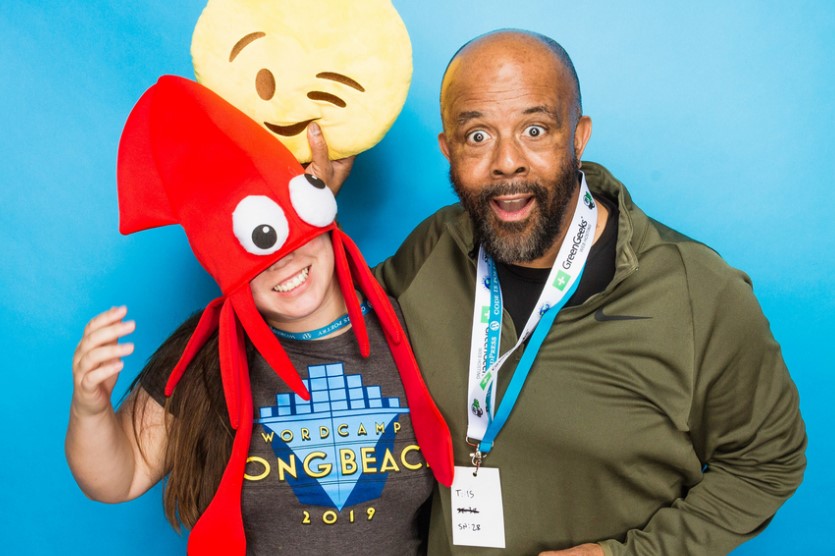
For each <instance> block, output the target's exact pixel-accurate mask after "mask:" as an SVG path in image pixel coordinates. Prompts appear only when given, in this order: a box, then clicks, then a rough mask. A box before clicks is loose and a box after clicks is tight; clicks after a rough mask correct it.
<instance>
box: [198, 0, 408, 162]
mask: <svg viewBox="0 0 835 556" xmlns="http://www.w3.org/2000/svg"><path fill="white" fill-rule="evenodd" d="M191 54H192V59H193V61H194V71H195V75H196V76H197V80H198V81H199V82H200V83H202V84H203V85H205V86H207V87H209V88H210V89H212V90H213V91H215V92H216V93H217V94H219V95H220V96H221V97H223V98H225V99H226V100H227V101H228V102H230V103H231V104H233V105H234V106H235V107H237V108H238V109H239V110H241V111H242V112H244V113H246V114H247V115H248V116H250V117H251V118H252V119H254V120H255V121H256V122H258V123H259V124H261V125H262V126H263V127H264V128H266V129H267V130H268V131H270V133H272V134H273V136H275V137H276V138H278V139H279V140H280V141H281V142H282V143H284V145H285V146H286V147H287V148H288V149H289V150H290V151H291V152H292V153H293V155H294V156H295V157H296V159H297V160H298V161H299V162H308V161H310V159H311V153H310V147H309V145H308V143H307V136H306V133H305V130H306V129H307V126H308V125H309V124H310V123H311V122H316V123H317V124H318V125H319V126H320V127H321V128H322V131H323V133H324V135H325V138H326V140H327V143H328V148H329V150H330V152H329V155H330V157H331V158H332V159H338V158H344V157H347V156H351V155H354V154H357V153H360V152H362V151H365V150H367V149H369V148H371V147H372V146H374V145H375V144H377V142H379V141H380V139H382V137H383V136H384V135H385V133H386V132H387V131H388V129H389V128H390V127H391V125H392V124H393V123H394V120H395V119H396V118H397V115H398V114H399V113H400V110H401V109H402V107H403V103H404V102H405V101H406V95H407V94H408V90H409V85H410V83H411V76H412V48H411V43H410V42H409V35H408V33H407V31H406V28H405V26H404V25H403V21H402V20H401V19H400V16H399V15H398V14H397V11H396V10H395V9H394V7H393V6H392V4H391V2H390V0H363V1H361V2H359V1H350V2H346V1H345V0H281V1H276V0H209V2H208V4H207V5H206V8H205V9H204V10H203V13H202V14H201V16H200V19H199V20H198V22H197V25H196V27H195V29H194V35H193V37H192V44H191Z"/></svg>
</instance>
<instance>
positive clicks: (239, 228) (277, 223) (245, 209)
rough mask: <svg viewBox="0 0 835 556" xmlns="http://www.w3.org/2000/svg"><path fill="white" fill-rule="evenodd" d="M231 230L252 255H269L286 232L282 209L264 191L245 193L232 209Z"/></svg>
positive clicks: (285, 218)
mask: <svg viewBox="0 0 835 556" xmlns="http://www.w3.org/2000/svg"><path fill="white" fill-rule="evenodd" d="M232 231H233V232H234V234H235V237H236V238H238V241H239V242H240V244H241V246H243V248H244V249H246V250H247V252H249V253H252V254H253V255H271V254H273V253H275V252H276V251H278V250H279V249H281V247H282V246H283V245H284V242H286V241H287V236H288V235H289V233H290V232H289V226H288V225H287V217H286V216H284V211H283V210H282V209H281V207H280V206H278V203H276V202H275V201H273V200H272V199H270V198H269V197H265V196H264V195H249V196H248V197H244V198H243V199H242V200H241V202H240V203H238V206H237V207H235V210H234V211H233V212H232Z"/></svg>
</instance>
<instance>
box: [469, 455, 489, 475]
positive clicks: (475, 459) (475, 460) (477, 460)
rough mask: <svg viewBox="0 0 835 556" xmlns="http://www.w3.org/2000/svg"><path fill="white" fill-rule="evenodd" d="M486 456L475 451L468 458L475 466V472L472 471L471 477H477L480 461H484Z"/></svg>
mask: <svg viewBox="0 0 835 556" xmlns="http://www.w3.org/2000/svg"><path fill="white" fill-rule="evenodd" d="M485 455H486V454H482V453H481V450H476V451H475V452H473V453H472V454H470V457H471V458H472V460H473V465H475V471H473V477H478V469H479V467H481V461H482V460H483V459H484V457H485Z"/></svg>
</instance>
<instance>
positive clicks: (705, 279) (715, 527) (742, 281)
mask: <svg viewBox="0 0 835 556" xmlns="http://www.w3.org/2000/svg"><path fill="white" fill-rule="evenodd" d="M722 274H723V276H719V275H718V273H713V274H711V273H709V272H708V271H705V270H704V269H693V268H690V269H688V284H689V287H690V291H691V307H692V316H693V328H692V330H693V341H694V342H695V345H696V352H695V360H694V362H693V365H694V367H693V368H694V369H695V372H694V383H693V399H692V405H691V411H690V423H689V424H690V434H691V437H692V442H693V446H694V448H695V450H696V453H697V454H698V455H699V458H700V459H701V461H702V463H703V464H704V474H703V478H702V480H701V481H700V482H699V483H698V484H696V485H694V486H693V487H692V488H690V490H689V491H688V492H686V493H685V494H684V496H683V497H682V498H680V499H678V500H676V501H675V502H673V503H672V504H671V505H670V506H669V507H665V508H662V509H660V510H659V511H658V512H656V513H655V515H654V516H653V517H652V518H651V519H650V520H649V522H648V523H647V524H646V526H644V527H643V528H642V529H640V530H632V531H629V532H628V533H627V535H626V538H625V540H624V541H622V542H621V541H616V540H605V541H602V542H600V544H601V546H602V547H603V549H604V552H605V553H606V554H607V555H658V554H707V555H714V554H727V553H728V552H730V551H731V550H733V549H734V547H736V546H737V545H739V544H740V543H742V542H744V541H746V540H748V539H750V538H752V537H754V536H755V535H756V534H758V533H759V532H761V531H762V530H763V529H764V528H765V527H766V525H768V523H769V521H770V520H771V518H772V517H773V516H774V514H775V512H776V511H777V509H778V508H779V507H780V506H781V505H782V503H783V502H785V501H786V499H788V498H789V496H791V495H792V494H793V493H794V491H795V490H796V489H797V487H798V485H799V484H800V481H801V480H802V477H803V471H804V469H805V466H806V458H805V455H804V451H805V447H806V432H805V428H804V424H803V421H802V419H801V416H800V410H799V400H798V393H797V389H796V388H795V385H794V383H793V382H792V380H791V378H790V376H789V374H788V370H787V369H786V366H785V364H784V362H783V359H782V356H781V354H780V347H779V346H778V345H777V342H776V341H775V340H774V338H773V337H772V334H771V331H770V328H769V324H768V322H767V320H766V319H765V317H764V316H763V313H762V311H761V309H760V307H759V304H758V303H757V301H756V299H755V298H754V295H753V292H752V290H751V285H750V282H749V280H748V278H747V276H745V275H744V274H742V273H739V272H737V271H730V272H723V273H722ZM729 274H731V275H730V277H729ZM717 292H718V293H717ZM695 300H709V301H707V302H704V301H702V302H701V303H697V302H696V301H695ZM604 511H605V510H604Z"/></svg>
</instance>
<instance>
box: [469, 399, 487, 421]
mask: <svg viewBox="0 0 835 556" xmlns="http://www.w3.org/2000/svg"><path fill="white" fill-rule="evenodd" d="M471 409H472V411H473V415H475V416H476V417H481V416H482V415H484V410H483V409H481V404H480V403H478V400H476V399H473V405H472V407H471Z"/></svg>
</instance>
